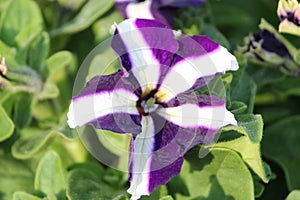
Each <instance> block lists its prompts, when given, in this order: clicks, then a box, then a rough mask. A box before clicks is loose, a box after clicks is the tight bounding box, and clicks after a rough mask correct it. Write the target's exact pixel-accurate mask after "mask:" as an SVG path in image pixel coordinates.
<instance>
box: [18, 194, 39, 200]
mask: <svg viewBox="0 0 300 200" xmlns="http://www.w3.org/2000/svg"><path fill="white" fill-rule="evenodd" d="M13 200H41V198H39V197H37V196H34V195H31V194H28V193H26V192H15V193H14V195H13Z"/></svg>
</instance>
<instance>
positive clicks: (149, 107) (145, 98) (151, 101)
mask: <svg viewBox="0 0 300 200" xmlns="http://www.w3.org/2000/svg"><path fill="white" fill-rule="evenodd" d="M155 93H157V90H156V89H155V90H152V91H150V92H147V93H146V94H143V95H142V96H141V98H140V99H139V100H138V101H137V102H136V107H137V109H138V111H139V113H140V115H143V116H147V115H149V113H152V112H154V111H155V110H156V109H157V108H158V107H159V106H160V104H159V103H158V102H157V100H156V98H155V97H154V95H155Z"/></svg>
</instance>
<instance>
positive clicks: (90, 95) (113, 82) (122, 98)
mask: <svg viewBox="0 0 300 200" xmlns="http://www.w3.org/2000/svg"><path fill="white" fill-rule="evenodd" d="M140 93H141V92H140V88H139V86H138V84H137V82H136V81H135V80H134V79H132V78H131V77H130V76H129V77H124V73H123V72H122V71H118V72H116V73H114V74H110V75H105V76H96V77H94V78H93V79H92V80H91V81H89V82H88V83H87V85H86V86H85V88H83V89H82V90H81V91H80V93H79V94H78V95H77V96H76V97H74V98H73V99H72V102H71V105H70V109H69V112H68V124H69V126H70V127H72V128H74V127H76V126H82V125H85V124H91V125H93V126H95V127H96V128H99V129H106V130H111V131H114V132H117V133H136V134H138V133H140V132H141V124H140V120H141V119H140V115H139V113H138V110H137V109H136V101H137V99H138V96H139V94H140Z"/></svg>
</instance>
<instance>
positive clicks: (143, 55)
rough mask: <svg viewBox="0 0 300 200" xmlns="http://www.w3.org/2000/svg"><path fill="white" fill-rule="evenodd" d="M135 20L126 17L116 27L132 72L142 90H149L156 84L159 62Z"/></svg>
mask: <svg viewBox="0 0 300 200" xmlns="http://www.w3.org/2000/svg"><path fill="white" fill-rule="evenodd" d="M135 20H136V19H128V20H126V21H124V22H122V23H120V24H119V25H118V26H117V29H118V32H119V34H120V37H121V39H122V41H123V43H124V45H125V47H126V49H127V53H129V58H130V61H131V65H132V66H131V70H132V73H133V74H134V76H135V77H136V79H137V80H138V82H139V84H140V85H141V87H142V90H143V91H145V90H146V89H149V90H151V89H153V88H154V87H155V86H156V84H157V82H158V79H159V76H160V62H159V60H157V58H156V57H155V56H154V54H153V51H152V50H151V49H150V48H151V47H150V46H149V45H148V44H147V42H146V41H145V39H144V37H143V35H142V33H141V32H140V31H139V30H138V27H136V25H135ZM152 31H153V30H152Z"/></svg>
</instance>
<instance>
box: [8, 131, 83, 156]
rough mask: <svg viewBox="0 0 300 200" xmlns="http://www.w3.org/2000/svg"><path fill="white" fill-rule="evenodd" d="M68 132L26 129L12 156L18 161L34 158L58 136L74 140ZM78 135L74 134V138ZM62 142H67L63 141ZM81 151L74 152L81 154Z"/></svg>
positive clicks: (15, 144)
mask: <svg viewBox="0 0 300 200" xmlns="http://www.w3.org/2000/svg"><path fill="white" fill-rule="evenodd" d="M68 134H69V133H68V132H67V131H64V133H62V132H60V131H54V130H49V131H45V130H41V129H38V128H26V129H24V130H22V132H21V138H20V139H18V140H17V141H16V142H15V143H14V144H13V146H12V155H13V156H14V157H16V158H18V159H28V158H31V157H33V156H34V155H35V154H37V153H40V152H42V151H43V150H44V147H45V146H47V145H48V144H49V143H51V142H52V140H53V139H55V137H57V136H62V137H63V138H64V139H65V138H72V136H71V135H68ZM75 137H76V134H74V138H75ZM62 142H65V141H63V140H62ZM80 150H81V149H78V150H77V151H74V150H73V151H74V153H79V152H78V151H80Z"/></svg>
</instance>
